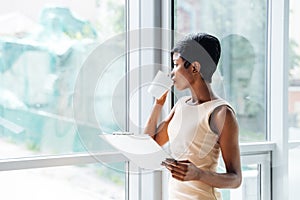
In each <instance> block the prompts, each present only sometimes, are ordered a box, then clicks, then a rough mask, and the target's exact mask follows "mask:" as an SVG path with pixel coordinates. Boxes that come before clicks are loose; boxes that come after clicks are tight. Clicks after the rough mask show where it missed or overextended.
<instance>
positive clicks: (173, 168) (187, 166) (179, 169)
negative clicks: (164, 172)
mask: <svg viewBox="0 0 300 200" xmlns="http://www.w3.org/2000/svg"><path fill="white" fill-rule="evenodd" d="M162 165H163V166H165V167H166V168H167V169H168V170H169V171H170V172H171V174H172V177H173V178H175V179H177V180H180V181H192V180H200V178H201V174H202V173H203V171H202V170H201V169H199V168H197V167H196V166H195V165H194V164H193V163H191V162H190V161H188V160H184V161H176V160H174V159H166V160H165V161H163V162H162Z"/></svg>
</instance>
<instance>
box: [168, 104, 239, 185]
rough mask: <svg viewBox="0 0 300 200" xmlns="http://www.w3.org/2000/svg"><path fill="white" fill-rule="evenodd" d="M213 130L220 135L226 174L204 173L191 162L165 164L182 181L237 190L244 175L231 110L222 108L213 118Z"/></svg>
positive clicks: (235, 123)
mask: <svg viewBox="0 0 300 200" xmlns="http://www.w3.org/2000/svg"><path fill="white" fill-rule="evenodd" d="M211 128H212V129H213V130H214V131H215V132H217V133H218V134H220V139H219V144H220V147H221V151H222V156H223V160H224V163H225V165H226V172H225V173H216V172H210V171H204V170H202V169H199V168H197V167H196V166H195V165H194V164H193V163H191V162H189V161H177V162H165V165H166V167H167V168H168V169H169V170H170V171H171V173H172V176H173V177H174V178H176V179H178V180H181V181H188V180H199V181H201V182H204V183H206V184H208V185H211V186H213V187H217V188H237V187H239V186H240V184H241V180H242V173H241V164H240V151H239V144H238V133H239V131H238V125H237V121H236V118H235V115H234V113H233V111H232V110H231V109H229V108H228V107H225V106H222V107H221V108H220V109H218V110H217V111H216V112H214V113H213V114H212V116H211Z"/></svg>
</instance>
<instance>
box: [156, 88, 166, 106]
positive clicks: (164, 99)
mask: <svg viewBox="0 0 300 200" xmlns="http://www.w3.org/2000/svg"><path fill="white" fill-rule="evenodd" d="M168 92H169V90H167V91H165V92H164V94H163V95H162V96H161V97H160V98H158V99H156V103H157V104H159V105H163V104H164V103H165V101H166V99H167V95H168Z"/></svg>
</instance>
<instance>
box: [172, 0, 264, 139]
mask: <svg viewBox="0 0 300 200" xmlns="http://www.w3.org/2000/svg"><path fill="white" fill-rule="evenodd" d="M176 2H177V4H176V5H175V31H176V32H177V34H180V35H183V34H186V33H190V32H207V33H210V34H213V35H215V36H217V37H218V38H219V39H220V41H221V45H222V54H221V58H220V62H219V65H218V69H219V73H218V72H217V73H216V75H215V77H214V80H213V84H212V86H213V88H215V91H216V93H217V94H219V96H221V97H223V98H225V99H226V100H228V101H229V102H230V103H231V105H232V106H233V107H234V108H235V111H236V114H237V117H238V121H239V125H240V141H241V142H254V141H264V140H266V113H267V112H266V69H267V67H266V58H267V55H266V52H267V13H268V12H267V1H252V0H246V1H238V0H233V1H232V0H230V1H229V0H225V1H224V0H216V1H204V0H200V1H199V0H189V1H188V0H177V1H176ZM245 22H246V23H247V25H245ZM175 38H176V36H175ZM220 86H221V87H220ZM217 88H224V89H219V90H217Z"/></svg>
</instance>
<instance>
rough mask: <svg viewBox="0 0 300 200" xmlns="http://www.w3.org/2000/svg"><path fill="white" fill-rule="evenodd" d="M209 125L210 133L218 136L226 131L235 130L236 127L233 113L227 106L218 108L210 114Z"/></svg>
mask: <svg viewBox="0 0 300 200" xmlns="http://www.w3.org/2000/svg"><path fill="white" fill-rule="evenodd" d="M209 124H210V127H211V129H212V131H214V132H215V133H217V134H219V135H220V134H221V133H222V132H224V131H226V129H231V130H235V129H237V127H238V124H237V119H236V115H235V112H234V111H233V109H232V108H231V107H229V106H227V105H222V106H218V107H217V108H216V109H215V110H214V111H213V112H212V114H211V116H210V121H209Z"/></svg>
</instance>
